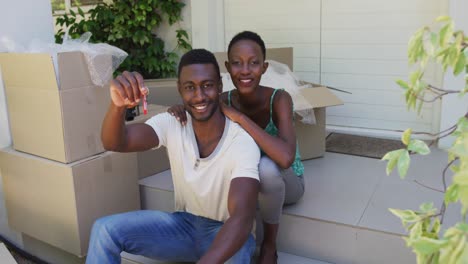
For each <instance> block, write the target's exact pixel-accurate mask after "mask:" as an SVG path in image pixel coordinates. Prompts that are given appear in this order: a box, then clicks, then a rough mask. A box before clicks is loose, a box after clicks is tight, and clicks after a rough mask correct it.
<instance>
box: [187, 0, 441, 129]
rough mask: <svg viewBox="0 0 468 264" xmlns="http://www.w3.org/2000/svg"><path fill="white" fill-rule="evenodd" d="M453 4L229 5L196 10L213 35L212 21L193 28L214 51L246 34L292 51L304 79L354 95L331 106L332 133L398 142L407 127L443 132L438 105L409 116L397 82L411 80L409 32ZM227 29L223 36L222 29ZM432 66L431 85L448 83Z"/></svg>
mask: <svg viewBox="0 0 468 264" xmlns="http://www.w3.org/2000/svg"><path fill="white" fill-rule="evenodd" d="M203 2H210V0H203ZM448 2H449V1H448V0H442V1H441V0H413V1H409V2H408V1H405V0H395V1H383V0H379V1H375V0H326V1H324V0H295V1H268V0H257V1H249V0H224V1H219V2H218V3H217V4H216V6H213V5H212V6H210V5H206V6H203V8H201V7H198V8H195V7H192V17H193V18H200V17H203V18H210V19H211V21H212V22H211V30H210V27H209V26H206V25H205V24H207V23H204V24H200V23H193V24H192V30H193V32H194V40H195V35H197V36H200V38H201V40H199V41H198V43H200V44H201V45H200V46H203V45H205V46H204V47H208V48H210V47H213V46H215V47H216V48H217V49H213V50H219V47H221V46H224V50H225V49H226V46H227V44H228V43H229V41H230V39H231V38H232V36H233V35H234V34H235V33H237V32H240V31H242V30H246V29H249V30H253V31H256V32H258V33H259V34H260V35H261V36H262V37H263V39H264V40H265V42H266V44H267V46H268V47H285V46H292V47H293V48H294V72H295V73H296V74H297V75H298V76H299V77H300V78H301V79H303V80H307V81H312V82H318V83H322V84H325V85H328V86H330V87H335V88H338V89H342V90H346V91H349V92H351V93H352V94H346V93H339V92H337V93H335V94H336V95H337V96H339V97H340V98H341V99H342V100H343V101H344V102H345V104H344V105H343V106H338V107H330V108H329V109H327V127H328V128H329V129H331V130H334V131H339V132H347V133H356V134H368V135H379V136H383V137H399V136H400V132H398V130H404V129H406V128H408V127H412V128H413V129H414V130H417V131H425V132H436V131H437V130H438V129H439V122H440V102H436V103H433V104H426V105H425V106H424V107H423V109H422V115H421V116H418V115H417V114H416V113H415V112H408V111H407V109H406V104H405V102H404V99H403V96H402V90H401V89H400V88H399V87H398V85H397V84H396V83H395V81H396V80H397V79H407V78H408V73H409V71H410V69H409V67H408V63H407V51H406V50H407V43H408V40H409V38H410V37H411V35H412V34H413V33H414V32H415V31H416V30H417V29H419V28H420V27H422V26H424V25H430V24H431V23H433V21H434V19H435V18H436V17H437V16H439V15H444V14H447V13H448ZM197 5H198V3H197ZM220 5H224V9H223V11H219V6H220ZM193 20H194V19H193ZM222 21H224V22H222ZM222 24H224V31H223V30H222V29H219V28H220V27H221V25H222ZM215 25H216V26H215ZM215 29H216V30H215ZM213 31H214V32H216V33H215V36H221V35H222V34H224V41H221V40H218V39H217V38H215V39H213V35H211V38H212V39H210V37H209V36H208V35H209V34H213V33H212V32H213ZM204 35H207V36H205V37H204ZM267 57H268V55H267ZM431 67H432V68H431V69H430V70H429V71H428V73H427V75H426V76H427V77H428V80H429V81H430V82H431V83H432V84H434V85H439V86H440V85H442V81H443V75H442V73H441V71H440V69H439V68H437V67H434V66H431Z"/></svg>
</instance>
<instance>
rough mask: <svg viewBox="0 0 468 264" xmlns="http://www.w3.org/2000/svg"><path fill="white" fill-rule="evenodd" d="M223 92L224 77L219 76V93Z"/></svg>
mask: <svg viewBox="0 0 468 264" xmlns="http://www.w3.org/2000/svg"><path fill="white" fill-rule="evenodd" d="M222 92H223V77H222V76H219V84H218V93H219V94H220V93H222Z"/></svg>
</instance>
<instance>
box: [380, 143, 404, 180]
mask: <svg viewBox="0 0 468 264" xmlns="http://www.w3.org/2000/svg"><path fill="white" fill-rule="evenodd" d="M403 151H405V149H398V150H394V151H390V152H388V153H387V154H385V156H383V158H382V160H388V163H387V169H386V172H387V175H390V173H391V172H392V171H393V169H394V168H395V166H396V164H397V162H398V158H399V157H400V155H401V153H402V152H403Z"/></svg>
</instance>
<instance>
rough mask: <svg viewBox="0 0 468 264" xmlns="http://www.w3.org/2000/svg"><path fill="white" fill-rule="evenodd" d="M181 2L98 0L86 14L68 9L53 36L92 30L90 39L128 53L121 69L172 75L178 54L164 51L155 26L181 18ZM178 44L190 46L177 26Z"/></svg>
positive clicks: (150, 75) (156, 75)
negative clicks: (108, 1)
mask: <svg viewBox="0 0 468 264" xmlns="http://www.w3.org/2000/svg"><path fill="white" fill-rule="evenodd" d="M184 5H185V4H184V3H182V2H179V1H175V0H139V1H128V0H114V1H113V3H112V4H107V3H100V4H98V5H97V6H96V7H95V8H93V9H91V10H89V13H88V14H85V13H84V12H83V10H82V9H81V8H78V12H75V11H73V10H70V13H69V14H64V15H63V16H60V17H58V18H57V20H56V25H57V26H59V27H60V28H59V30H58V31H57V33H56V34H55V40H56V42H57V43H60V42H61V41H62V39H63V36H64V34H65V31H66V30H68V33H69V35H70V37H72V38H77V37H79V36H81V35H82V34H83V33H85V32H91V33H92V37H91V40H90V41H91V42H94V43H98V42H103V43H108V44H110V45H113V46H116V47H119V48H121V49H123V50H125V51H126V52H127V53H128V54H129V56H128V57H127V59H126V60H125V61H124V62H123V63H122V64H121V66H120V68H119V69H118V70H117V72H120V71H122V69H132V70H134V71H138V72H140V73H141V74H142V75H143V76H144V77H145V78H165V77H172V76H175V73H176V71H175V70H176V64H177V60H178V55H177V53H176V52H175V49H174V50H173V51H169V52H167V51H165V44H164V41H163V40H162V39H161V38H160V37H159V36H158V34H157V31H156V30H157V28H158V27H159V26H160V25H161V24H162V23H163V22H164V21H167V22H168V23H169V24H170V25H173V24H174V23H177V22H179V21H181V20H182V17H181V12H182V8H183V7H184ZM176 32H177V35H176V39H177V47H176V49H180V50H182V51H185V50H190V49H191V48H192V47H191V45H190V41H189V35H188V33H187V32H186V31H185V30H183V29H178V30H177V31H176Z"/></svg>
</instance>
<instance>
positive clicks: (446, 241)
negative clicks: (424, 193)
mask: <svg viewBox="0 0 468 264" xmlns="http://www.w3.org/2000/svg"><path fill="white" fill-rule="evenodd" d="M437 22H438V23H440V24H441V26H440V29H439V30H437V31H435V30H431V28H429V27H424V28H422V29H420V30H419V31H417V32H416V33H415V34H414V35H413V37H412V38H411V40H410V42H409V46H408V58H409V63H410V64H413V65H414V66H415V67H416V70H415V71H414V72H412V73H411V74H410V76H409V81H408V82H406V81H402V80H398V81H397V83H398V84H399V85H400V86H401V87H402V88H403V89H404V91H405V98H406V104H407V106H408V109H416V110H417V111H418V112H420V110H421V107H422V105H423V104H424V103H427V102H434V101H436V100H438V99H440V98H442V97H443V96H445V95H447V94H459V96H460V97H463V96H464V94H465V93H466V92H467V91H468V64H467V62H468V48H467V47H468V38H467V37H466V36H465V35H464V32H463V31H459V30H458V31H456V30H455V26H454V23H453V21H452V20H451V19H450V18H449V17H439V18H438V19H437ZM428 63H437V64H439V65H441V66H442V69H443V71H444V72H446V71H447V70H448V69H449V68H450V69H452V72H453V74H454V75H455V76H457V75H460V74H462V73H464V74H465V76H464V77H465V87H463V88H461V89H458V90H447V89H441V88H438V87H434V86H433V85H431V84H428V83H427V82H425V81H424V73H425V71H426V67H427V65H428ZM412 134H414V133H413V132H412V131H411V129H407V130H406V131H405V132H404V133H403V135H402V137H401V140H402V142H403V143H404V144H405V145H406V148H405V149H400V150H395V151H392V152H389V153H387V154H386V155H385V156H384V157H383V158H382V160H387V161H388V163H387V170H386V171H387V174H390V173H391V172H392V171H393V169H394V168H395V167H397V168H398V172H399V174H400V177H402V178H404V177H405V176H406V173H407V171H408V167H409V165H410V154H413V153H414V154H421V155H427V154H429V153H430V149H429V148H428V146H427V145H426V143H425V142H423V141H421V140H417V139H411V135H412ZM449 135H453V136H454V137H455V141H454V143H453V145H452V147H451V148H450V149H449V150H448V164H447V166H446V167H445V169H444V171H443V173H442V182H443V188H444V189H443V190H440V191H441V192H443V193H444V195H445V196H444V203H443V205H442V207H441V209H440V210H438V209H436V208H434V206H433V205H432V204H429V203H426V204H423V205H421V206H420V210H418V211H413V210H399V209H390V211H391V212H392V213H393V214H395V215H396V216H398V217H399V218H400V219H401V221H402V223H403V225H404V226H405V228H406V229H407V231H408V236H407V237H405V238H404V239H405V241H406V244H407V246H408V247H411V248H412V249H413V252H415V254H416V257H417V262H418V263H460V264H461V263H468V239H467V238H468V224H467V223H466V213H467V210H468V112H467V113H465V115H464V116H462V117H460V119H459V120H458V122H457V123H456V124H454V125H453V126H452V127H450V128H448V129H446V130H444V131H441V132H440V133H437V134H435V135H432V136H433V137H434V138H435V139H434V141H433V142H432V143H434V142H436V140H438V139H440V138H443V137H447V136H449ZM432 143H431V144H432ZM449 171H451V172H449ZM448 176H452V183H451V184H449V185H447V182H448V180H447V177H448ZM454 203H460V204H461V208H462V209H461V214H460V221H459V222H458V223H457V224H455V225H454V226H452V227H449V228H448V229H447V230H445V232H444V233H443V235H441V234H440V232H441V224H442V222H443V219H444V214H445V210H446V208H447V206H450V205H453V204H454Z"/></svg>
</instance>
